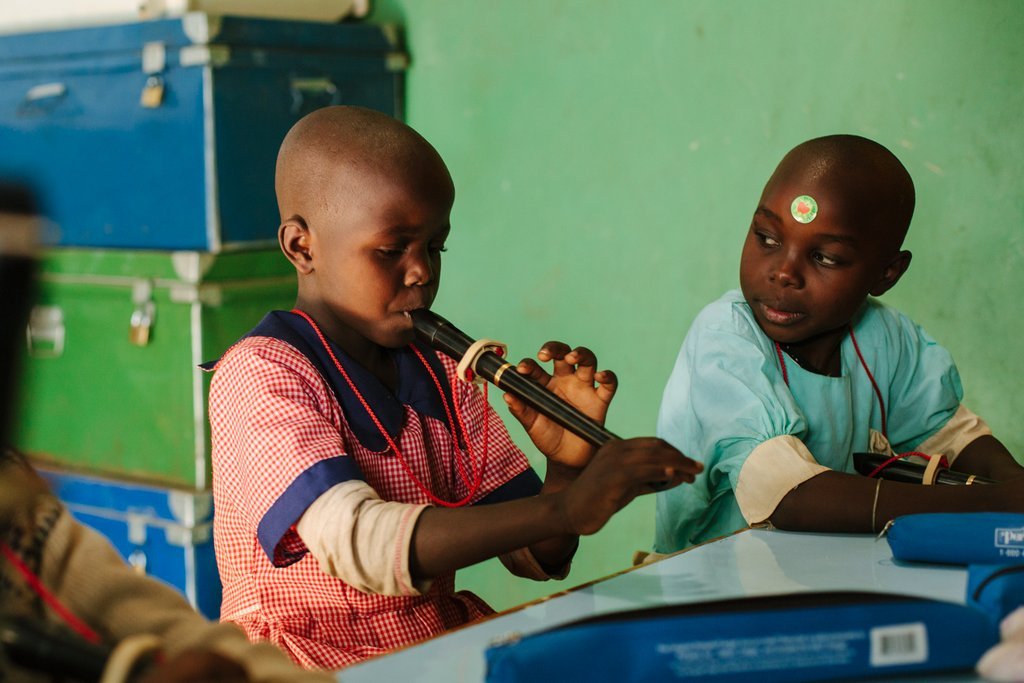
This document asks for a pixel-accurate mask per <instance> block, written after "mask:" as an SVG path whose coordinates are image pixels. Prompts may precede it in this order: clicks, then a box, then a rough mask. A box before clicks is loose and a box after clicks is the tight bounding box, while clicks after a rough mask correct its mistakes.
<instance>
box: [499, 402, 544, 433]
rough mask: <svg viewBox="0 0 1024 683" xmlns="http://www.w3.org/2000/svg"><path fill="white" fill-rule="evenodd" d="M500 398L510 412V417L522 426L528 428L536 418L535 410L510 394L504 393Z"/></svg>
mask: <svg viewBox="0 0 1024 683" xmlns="http://www.w3.org/2000/svg"><path fill="white" fill-rule="evenodd" d="M502 398H503V399H504V400H505V405H507V406H508V411H509V412H510V413H512V417H514V418H516V419H517V420H519V422H520V423H521V424H522V425H523V427H525V428H526V429H530V427H532V426H533V422H534V420H536V419H537V411H536V410H534V409H533V408H531V407H530V406H528V405H527V404H526V403H525V402H523V401H522V400H521V399H519V398H517V397H516V396H513V395H512V394H504V395H503V396H502Z"/></svg>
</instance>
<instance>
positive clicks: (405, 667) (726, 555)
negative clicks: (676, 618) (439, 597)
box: [339, 529, 982, 683]
mask: <svg viewBox="0 0 1024 683" xmlns="http://www.w3.org/2000/svg"><path fill="white" fill-rule="evenodd" d="M966 586H967V572H966V570H965V569H963V568H960V567H945V566H936V565H924V566H919V565H915V566H909V565H906V564H898V563H897V562H896V561H894V560H893V558H892V553H891V552H890V550H889V544H888V543H886V542H885V541H884V540H876V539H875V538H874V537H872V536H860V535H840V534H805V533H800V534H798V533H789V532H784V531H778V530H767V529H750V530H746V531H743V532H740V533H737V534H734V535H732V536H728V537H726V538H723V539H720V540H718V541H715V542H713V543H708V544H705V545H702V546H698V547H696V548H692V549H690V550H688V551H684V552H682V553H678V554H676V555H673V556H671V557H668V558H666V559H663V560H660V561H658V562H654V563H651V564H649V565H646V566H642V567H638V568H636V569H632V570H630V571H626V572H624V573H621V574H616V575H613V576H611V577H609V578H606V579H602V580H600V581H597V582H594V583H591V584H588V585H584V586H581V587H579V588H575V589H572V590H569V591H567V592H564V593H561V594H556V595H554V596H552V597H550V598H546V599H543V600H539V601H537V602H533V603H530V604H527V605H525V606H523V607H518V608H514V609H511V610H509V611H507V612H503V613H501V614H498V615H495V616H494V617H492V618H490V619H486V620H484V621H481V622H478V623H475V624H473V625H470V626H466V627H464V628H461V629H457V630H455V631H453V632H451V633H447V634H445V635H443V636H439V637H437V638H434V639H432V640H429V641H426V642H424V643H421V644H419V645H415V646H412V647H409V648H406V649H403V650H399V651H398V652H395V653H392V654H389V655H385V656H383V657H378V658H376V659H372V660H369V661H367V662H364V663H362V664H358V665H355V666H352V667H349V668H347V669H344V670H343V671H342V673H341V674H340V676H339V680H344V681H345V683H360V682H365V683H371V682H373V683H379V682H380V681H402V682H410V683H411V682H413V681H415V682H417V683H420V682H422V683H432V682H435V681H436V682H437V683H479V682H480V681H483V680H484V656H483V653H484V650H485V649H486V648H487V647H488V645H489V644H491V643H492V642H493V641H495V640H502V639H505V638H507V637H509V636H510V635H513V634H517V633H518V634H523V635H525V634H528V633H533V632H536V631H540V630H543V629H547V628H550V627H552V626H556V625H559V624H564V623H567V622H570V621H574V620H576V619H580V618H582V617H586V616H592V615H597V614H604V613H608V612H614V611H621V610H627V609H637V608H643V607H652V606H657V605H666V604H683V603H695V602H705V601H710V600H718V599H724V598H738V597H753V596H762V595H777V594H781V593H795V592H809V591H874V592H884V593H899V594H904V595H911V596H918V597H925V598H936V599H941V600H948V601H950V602H958V603H961V604H962V603H963V602H964V595H965V590H966ZM951 628H956V625H955V624H951ZM928 679H929V680H936V681H943V682H945V683H966V682H967V681H980V680H982V679H980V678H978V677H975V676H972V675H970V674H954V675H948V676H929V677H928ZM872 680H875V681H878V680H879V679H872ZM918 680H920V679H918Z"/></svg>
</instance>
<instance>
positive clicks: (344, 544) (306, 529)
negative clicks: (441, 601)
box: [295, 480, 432, 596]
mask: <svg viewBox="0 0 1024 683" xmlns="http://www.w3.org/2000/svg"><path fill="white" fill-rule="evenodd" d="M426 508H427V506H426V505H412V504H409V503H396V502H391V501H384V500H381V498H380V496H378V495H377V492H376V491H374V490H373V488H371V487H370V485H369V484H367V483H366V482H363V481H355V480H353V481H346V482H343V483H341V484H336V485H335V486H333V487H331V488H330V489H328V490H327V491H326V492H324V493H323V495H321V496H320V497H319V498H317V499H316V500H315V501H313V504H312V505H310V506H309V507H308V508H307V509H306V512H305V513H303V515H302V518H301V519H300V520H299V522H298V524H296V526H295V530H296V531H297V532H298V533H299V537H300V538H301V539H302V541H303V542H304V543H305V544H306V547H307V548H309V551H310V552H311V553H312V554H313V557H315V558H316V559H317V562H319V563H320V568H321V569H322V570H323V571H324V572H325V573H327V574H330V575H331V576H336V577H338V578H339V579H341V580H342V581H344V582H345V583H347V584H349V585H350V586H353V587H355V588H358V589H359V590H361V591H363V592H364V593H374V594H378V595H396V596H403V595H420V594H422V593H425V592H427V591H428V590H430V585H431V583H432V582H431V581H429V580H415V581H414V580H413V578H412V575H411V573H410V571H409V551H410V547H411V545H412V533H413V529H414V528H415V526H416V521H417V520H418V519H419V516H420V514H421V513H422V512H423V511H424V510H425V509H426Z"/></svg>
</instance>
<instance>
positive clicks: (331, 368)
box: [246, 311, 461, 453]
mask: <svg viewBox="0 0 1024 683" xmlns="http://www.w3.org/2000/svg"><path fill="white" fill-rule="evenodd" d="M246 337H273V338H275V339H280V340H281V341H284V342H287V343H289V344H291V345H292V346H294V347H295V348H296V349H298V350H299V352H301V353H302V355H304V356H306V358H308V359H309V361H310V362H311V363H312V364H313V366H314V367H316V369H317V370H318V371H319V372H320V375H321V376H322V377H323V378H324V379H325V380H326V381H327V383H328V384H329V385H330V387H331V389H333V390H334V395H335V397H337V399H338V404H339V405H340V406H341V410H342V412H343V413H344V414H345V419H346V420H347V421H348V425H349V427H350V428H351V429H352V431H353V432H354V433H355V435H356V437H357V438H358V439H359V442H360V443H361V444H362V445H363V446H364V447H365V448H367V449H369V450H371V451H374V452H377V453H379V452H382V451H385V450H387V449H388V443H387V440H385V438H384V437H383V435H381V433H380V430H379V429H378V428H377V425H375V424H374V422H373V419H372V418H371V417H370V415H369V413H367V412H366V408H364V407H363V404H362V403H360V401H359V398H358V397H357V396H356V395H355V393H354V392H353V391H352V388H351V387H350V386H349V384H348V382H346V381H345V378H344V377H343V376H342V374H341V373H340V372H338V368H337V367H335V365H334V361H333V360H331V357H330V355H329V354H328V353H327V351H326V349H324V346H323V344H322V343H321V341H320V338H319V337H318V336H317V335H316V332H314V331H313V328H312V327H311V326H310V324H309V323H308V322H306V320H304V319H303V318H302V317H301V316H299V315H298V314H296V313H291V312H288V311H271V312H270V313H268V314H267V315H266V316H264V318H263V320H262V321H260V323H259V325H257V326H256V327H255V328H253V330H252V331H251V332H249V334H247V335H246ZM327 343H328V344H330V347H331V351H333V352H334V355H335V357H337V359H338V362H340V363H341V365H342V367H344V368H345V372H347V373H348V376H349V377H350V378H351V379H352V382H353V384H355V386H356V387H357V388H358V389H359V392H360V393H361V394H362V395H363V398H364V399H366V402H367V403H368V404H369V406H370V407H371V408H372V409H373V412H374V413H375V414H376V415H377V419H378V420H380V423H381V425H382V426H383V427H384V429H385V430H386V431H387V433H388V435H389V436H390V437H391V438H392V440H394V441H396V442H397V440H398V434H399V432H401V431H402V427H403V426H404V425H403V423H404V421H405V410H404V408H403V405H407V406H409V407H410V408H412V409H413V410H415V411H416V412H417V413H420V414H422V415H427V416H429V417H433V418H435V419H437V420H439V421H441V423H442V424H444V425H446V426H448V429H449V431H450V430H451V425H449V423H448V417H447V414H446V412H445V409H444V405H443V404H442V402H441V396H440V394H439V393H438V391H437V385H436V384H434V380H433V379H432V378H431V376H430V373H428V372H427V369H426V367H424V365H423V362H422V361H420V359H419V358H418V357H417V356H416V354H415V352H414V351H413V350H412V348H411V347H408V346H406V347H403V348H400V349H388V350H387V352H388V354H389V355H390V356H391V358H392V360H393V362H394V363H395V369H396V370H397V375H398V391H397V392H396V393H392V392H391V390H390V389H388V388H387V387H386V386H385V385H384V383H383V382H381V381H380V380H379V379H377V377H376V376H375V375H374V374H373V373H371V372H370V371H369V370H367V369H366V368H365V367H363V366H362V365H360V364H359V363H358V362H356V361H355V360H354V359H353V358H352V357H351V356H349V355H348V354H347V353H345V352H344V351H342V350H341V348H339V347H338V346H337V345H336V344H335V343H334V342H332V341H330V340H328V342H327ZM416 346H417V348H419V350H420V352H421V353H422V354H423V357H424V358H426V360H427V363H428V364H429V365H430V367H431V369H432V370H433V371H434V376H435V377H437V379H438V381H439V382H440V384H441V388H442V390H443V391H444V395H445V399H446V400H447V401H448V406H449V407H450V408H451V410H453V411H454V409H455V408H454V405H453V401H452V390H451V385H450V384H449V382H448V377H447V375H446V373H445V371H444V366H442V365H441V361H440V360H439V359H438V357H437V354H436V353H435V352H434V351H433V350H432V349H430V348H428V347H425V346H423V345H421V344H419V343H418V342H416ZM452 417H453V419H454V417H455V416H454V414H453V415H452ZM460 441H461V440H460Z"/></svg>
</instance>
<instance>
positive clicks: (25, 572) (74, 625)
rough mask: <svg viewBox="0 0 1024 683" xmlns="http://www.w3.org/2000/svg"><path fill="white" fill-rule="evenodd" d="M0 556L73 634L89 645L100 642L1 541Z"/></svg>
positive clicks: (100, 639)
mask: <svg viewBox="0 0 1024 683" xmlns="http://www.w3.org/2000/svg"><path fill="white" fill-rule="evenodd" d="M0 554H3V556H4V557H6V558H7V561H8V562H10V563H11V564H12V565H13V566H14V568H15V569H16V570H17V572H18V573H19V574H21V576H22V578H24V579H25V583H27V584H28V585H29V588H31V589H32V592H33V593H35V594H36V595H38V596H39V597H40V598H41V599H42V601H43V602H45V603H46V604H47V605H49V607H50V609H52V610H53V611H54V612H55V613H56V614H57V616H59V617H60V618H61V619H62V620H63V621H64V623H65V624H67V625H68V626H69V627H71V629H72V630H73V631H74V632H75V633H77V634H78V635H80V636H82V637H83V638H85V639H86V640H87V641H89V642H90V643H95V644H99V643H100V642H102V638H100V635H99V634H98V633H96V631H93V630H92V629H91V628H89V626H88V625H87V624H86V623H85V622H84V621H82V620H81V619H79V618H78V617H76V616H75V615H74V613H73V612H72V611H71V610H69V609H68V608H67V607H66V606H65V605H64V603H62V602H61V601H60V600H58V599H57V596H56V595H54V594H53V593H51V592H50V591H49V589H47V587H46V586H44V585H43V582H42V581H41V580H40V579H39V577H38V576H36V574H35V572H33V571H32V570H31V569H29V566H28V565H27V564H25V562H24V561H23V560H22V559H21V558H20V557H19V556H18V554H17V553H15V552H14V551H13V550H11V548H10V546H8V545H7V544H6V543H4V542H3V541H0Z"/></svg>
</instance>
